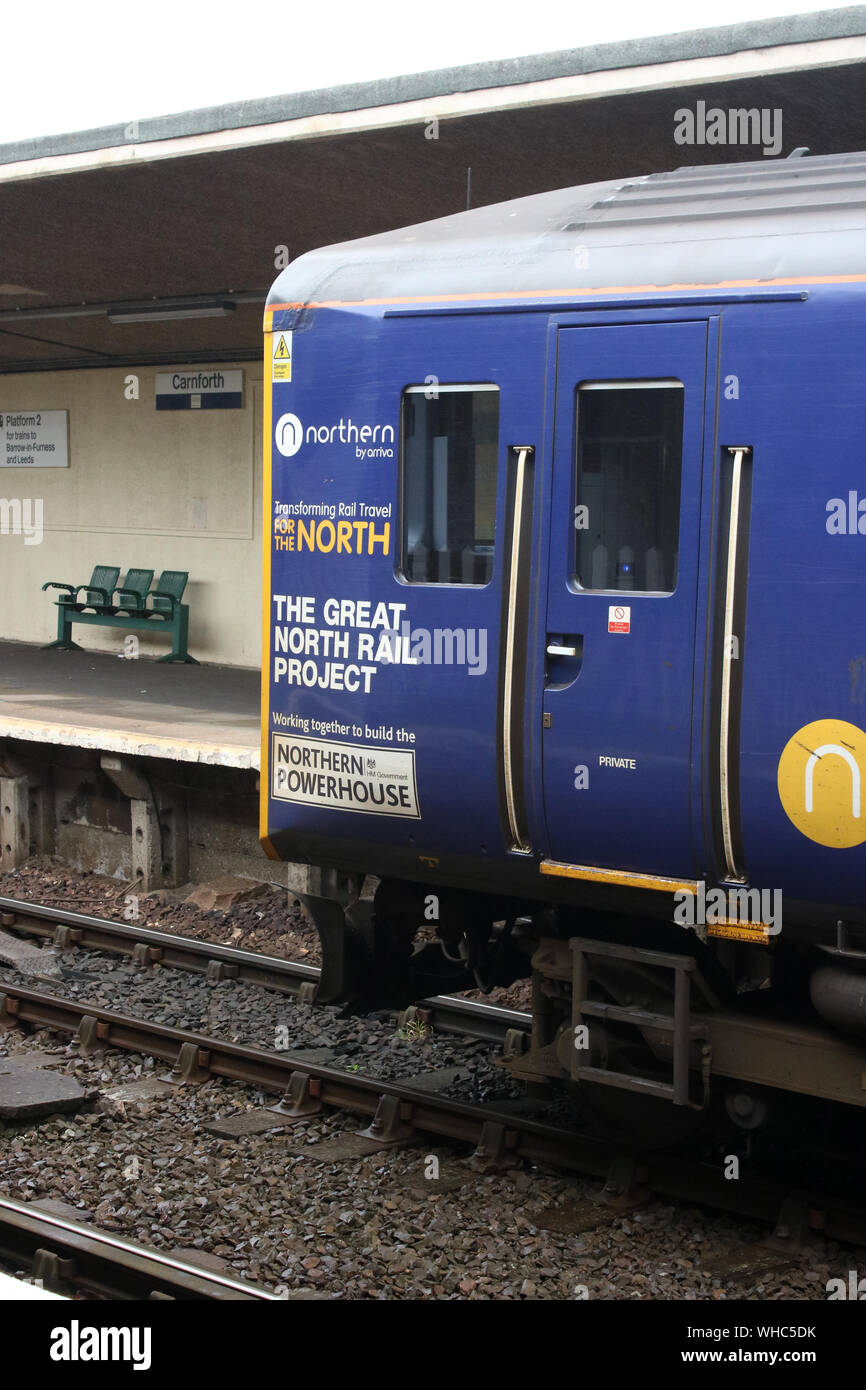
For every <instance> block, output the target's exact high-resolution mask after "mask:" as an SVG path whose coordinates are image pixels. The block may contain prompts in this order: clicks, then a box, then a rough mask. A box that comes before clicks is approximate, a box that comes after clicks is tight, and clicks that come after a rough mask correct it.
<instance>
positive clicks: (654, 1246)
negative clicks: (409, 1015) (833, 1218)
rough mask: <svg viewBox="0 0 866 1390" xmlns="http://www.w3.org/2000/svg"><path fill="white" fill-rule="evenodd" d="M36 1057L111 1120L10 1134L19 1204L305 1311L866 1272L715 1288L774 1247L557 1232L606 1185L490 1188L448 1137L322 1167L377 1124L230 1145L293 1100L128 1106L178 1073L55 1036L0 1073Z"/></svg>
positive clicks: (492, 1179) (528, 1180)
mask: <svg viewBox="0 0 866 1390" xmlns="http://www.w3.org/2000/svg"><path fill="white" fill-rule="evenodd" d="M28 1050H31V1051H33V1050H41V1051H46V1052H52V1053H54V1054H55V1055H56V1057H57V1058H58V1059H60V1063H61V1065H60V1069H61V1070H62V1071H64V1072H67V1073H68V1074H70V1075H75V1076H77V1077H78V1079H79V1080H80V1082H81V1084H82V1085H83V1086H84V1087H85V1088H86V1089H87V1091H88V1093H89V1094H90V1095H91V1098H92V1106H93V1108H92V1110H91V1111H90V1112H89V1113H79V1114H77V1115H75V1116H73V1117H69V1116H62V1115H60V1116H56V1117H52V1118H51V1119H48V1120H46V1121H44V1122H43V1123H42V1124H40V1125H38V1126H32V1127H12V1126H8V1127H6V1128H5V1130H3V1131H2V1132H0V1195H3V1196H9V1197H13V1198H15V1199H16V1200H19V1201H21V1200H24V1201H27V1200H35V1199H38V1198H45V1197H50V1198H54V1199H55V1200H57V1199H59V1200H61V1201H63V1202H66V1203H69V1204H71V1206H72V1207H74V1208H75V1209H77V1210H78V1211H79V1212H80V1213H81V1216H82V1219H85V1220H88V1221H92V1222H93V1224H94V1225H96V1226H98V1227H100V1228H101V1229H104V1230H107V1231H112V1232H118V1233H120V1234H122V1235H124V1236H127V1237H129V1238H130V1239H132V1240H136V1241H139V1242H140V1243H142V1244H144V1245H147V1246H151V1247H154V1248H156V1249H158V1250H173V1249H176V1248H178V1247H180V1248H183V1249H185V1250H192V1251H200V1252H202V1253H203V1254H205V1255H210V1256H217V1257H219V1258H221V1259H223V1260H225V1262H226V1266H227V1268H228V1269H229V1270H231V1271H232V1272H233V1273H234V1274H235V1275H237V1276H239V1277H241V1278H246V1279H251V1280H253V1281H255V1282H257V1283H262V1284H264V1285H266V1286H267V1287H269V1288H270V1289H271V1290H272V1291H274V1292H279V1293H282V1294H284V1295H285V1296H286V1297H292V1296H293V1295H295V1294H299V1293H303V1292H306V1293H307V1294H309V1292H310V1291H315V1292H318V1293H319V1294H321V1295H323V1296H326V1297H331V1298H344V1299H363V1298H372V1299H457V1300H461V1299H521V1300H522V1299H544V1300H575V1301H583V1300H584V1299H588V1300H589V1301H592V1300H593V1299H599V1298H602V1299H690V1300H692V1299H710V1300H714V1299H730V1298H750V1299H763V1300H776V1299H785V1298H795V1299H814V1298H818V1299H823V1298H825V1297H826V1284H827V1281H828V1280H829V1279H831V1278H838V1277H847V1271H848V1269H849V1266H850V1267H856V1254H855V1252H851V1251H848V1250H841V1249H839V1248H838V1247H837V1246H835V1245H832V1244H830V1243H822V1244H821V1245H820V1246H819V1247H816V1249H815V1251H814V1252H812V1253H810V1254H809V1255H808V1256H806V1257H805V1258H804V1259H802V1260H800V1261H799V1262H798V1263H796V1264H795V1265H793V1266H790V1267H788V1268H787V1269H785V1268H783V1269H781V1270H778V1271H775V1272H771V1273H769V1274H764V1275H760V1276H758V1277H753V1278H752V1279H750V1280H748V1281H746V1282H743V1281H742V1280H739V1281H738V1279H737V1278H723V1277H719V1276H713V1275H711V1274H707V1273H705V1272H704V1266H705V1265H706V1264H707V1263H708V1262H711V1261H712V1260H713V1259H718V1258H721V1257H724V1256H728V1255H730V1254H731V1252H732V1250H736V1249H737V1248H738V1247H739V1245H740V1244H741V1242H743V1241H744V1240H749V1239H754V1238H756V1237H758V1236H760V1235H761V1234H762V1232H760V1231H758V1230H753V1229H750V1228H748V1227H747V1226H745V1225H744V1224H740V1223H734V1222H731V1221H729V1220H728V1219H727V1218H723V1217H713V1216H710V1215H707V1214H706V1213H704V1212H701V1211H698V1210H696V1209H692V1208H687V1207H676V1208H674V1207H672V1206H670V1205H667V1204H665V1203H663V1202H655V1203H652V1204H651V1205H649V1206H647V1207H646V1208H643V1209H641V1210H638V1211H635V1212H632V1213H630V1214H629V1215H628V1216H625V1217H623V1216H620V1217H617V1218H615V1219H614V1220H612V1221H608V1222H605V1224H602V1225H601V1226H599V1227H598V1228H596V1229H594V1230H589V1231H583V1232H580V1233H577V1234H573V1233H569V1232H568V1231H567V1230H565V1231H563V1230H557V1229H550V1227H551V1226H554V1227H555V1226H556V1225H557V1224H563V1223H562V1221H561V1220H559V1219H558V1218H562V1217H563V1216H564V1215H565V1216H566V1217H567V1212H568V1210H569V1208H570V1207H571V1206H573V1204H574V1203H575V1202H579V1201H580V1200H581V1198H582V1197H583V1196H584V1194H585V1193H586V1191H587V1184H586V1183H584V1182H582V1181H575V1180H573V1179H567V1178H563V1177H561V1176H557V1175H555V1174H551V1173H549V1172H547V1171H544V1170H540V1169H534V1168H533V1169H530V1168H524V1167H522V1166H521V1167H516V1168H511V1169H506V1170H504V1171H501V1172H494V1173H479V1172H475V1171H474V1170H473V1168H472V1167H471V1165H470V1163H469V1161H468V1158H467V1156H466V1153H465V1151H460V1150H459V1149H458V1148H457V1147H455V1146H451V1145H443V1144H440V1143H438V1142H436V1143H431V1142H430V1140H429V1138H425V1139H424V1140H422V1142H421V1143H419V1144H417V1145H414V1146H412V1147H409V1148H401V1149H390V1150H382V1151H379V1152H376V1153H373V1154H369V1155H367V1156H366V1157H360V1158H358V1157H355V1158H351V1159H348V1160H340V1161H337V1162H334V1161H331V1160H328V1159H327V1158H326V1159H325V1160H324V1161H323V1160H320V1159H318V1158H317V1156H316V1148H317V1146H318V1145H320V1144H322V1142H323V1141H324V1140H327V1139H331V1138H333V1137H335V1136H337V1135H339V1134H341V1133H345V1132H346V1131H352V1130H355V1129H357V1128H359V1127H360V1122H359V1121H358V1119H352V1118H351V1117H349V1116H347V1115H345V1114H336V1113H328V1114H326V1115H321V1116H315V1117H313V1118H312V1119H310V1120H308V1121H302V1122H301V1123H299V1124H296V1125H292V1126H290V1127H288V1126H287V1127H286V1128H284V1129H274V1130H269V1131H267V1132H265V1133H262V1134H254V1135H247V1136H244V1137H242V1138H239V1139H237V1140H226V1139H220V1138H218V1137H217V1136H215V1135H213V1134H211V1133H210V1132H209V1131H208V1130H207V1129H206V1125H207V1124H208V1123H210V1122H212V1121H214V1120H216V1119H219V1118H222V1117H225V1116H227V1115H236V1114H240V1113H242V1112H244V1111H252V1110H255V1109H258V1108H260V1107H261V1106H263V1105H266V1104H269V1103H271V1102H272V1100H273V1097H271V1096H266V1095H263V1094H258V1093H256V1092H255V1091H254V1090H252V1089H250V1088H244V1087H241V1086H237V1085H234V1084H231V1083H228V1082H222V1081H210V1082H207V1083H206V1084H204V1085H203V1086H197V1087H180V1088H177V1089H173V1090H171V1091H170V1092H165V1093H162V1094H160V1095H158V1096H155V1097H151V1098H148V1099H146V1100H141V1101H135V1100H129V1099H127V1100H125V1101H123V1100H117V1099H113V1098H112V1097H110V1096H109V1095H108V1093H109V1092H112V1091H115V1090H116V1089H117V1088H118V1087H120V1086H122V1085H126V1084H129V1083H130V1082H133V1081H136V1080H140V1079H141V1078H146V1077H150V1076H153V1075H154V1074H155V1073H156V1072H158V1071H162V1070H163V1066H162V1065H160V1064H154V1063H153V1062H152V1061H151V1060H150V1059H148V1058H145V1057H141V1056H138V1055H136V1054H132V1053H127V1054H122V1053H113V1052H106V1053H105V1054H99V1053H92V1054H90V1055H88V1056H86V1057H82V1056H79V1055H78V1051H77V1047H76V1046H75V1045H74V1044H69V1045H64V1044H63V1043H60V1042H58V1040H57V1038H56V1036H54V1035H52V1034H50V1033H47V1032H43V1033H39V1034H32V1035H27V1036H25V1035H23V1034H20V1033H18V1032H17V1031H15V1030H9V1031H7V1032H5V1033H4V1034H3V1035H2V1037H0V1056H3V1055H7V1054H9V1053H20V1052H26V1051H28ZM437 1169H438V1178H437V1177H435V1176H433V1175H434V1174H435V1173H436V1172H437ZM565 1224H566V1225H567V1219H566V1221H565ZM852 1261H853V1264H852ZM861 1267H862V1265H861Z"/></svg>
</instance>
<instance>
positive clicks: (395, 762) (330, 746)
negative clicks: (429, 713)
mask: <svg viewBox="0 0 866 1390" xmlns="http://www.w3.org/2000/svg"><path fill="white" fill-rule="evenodd" d="M271 795H272V796H273V797H274V799H275V800H277V801H295V802H300V803H301V804H302V805H304V806H327V807H330V808H331V809H333V810H335V811H372V812H373V813H374V814H375V815H378V816H409V817H411V818H412V819H413V820H419V819H420V817H421V812H420V811H419V809H418V789H417V786H416V782H415V753H414V751H412V750H409V749H400V750H397V749H396V748H362V747H359V746H358V744H356V743H331V742H330V741H323V740H321V739H315V738H296V737H295V736H294V735H287V734H274V735H273V745H272V758H271Z"/></svg>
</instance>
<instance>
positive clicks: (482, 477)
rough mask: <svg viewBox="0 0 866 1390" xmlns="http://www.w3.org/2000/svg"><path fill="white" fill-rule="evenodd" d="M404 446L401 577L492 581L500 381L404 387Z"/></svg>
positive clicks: (424, 580)
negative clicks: (462, 384) (463, 384)
mask: <svg viewBox="0 0 866 1390" xmlns="http://www.w3.org/2000/svg"><path fill="white" fill-rule="evenodd" d="M401 445H402V449H401V458H402V477H401V509H402V518H401V538H402V540H401V554H400V572H401V574H402V575H403V578H404V579H406V580H408V581H409V583H410V584H489V582H490V580H491V578H492V576H493V537H494V528H495V522H496V469H497V458H498V454H499V388H498V387H497V386H487V385H475V386H459V385H452V386H443V385H438V386H437V387H436V388H435V390H434V388H432V387H430V386H409V387H407V388H406V390H405V391H404V392H403V409H402V431H401Z"/></svg>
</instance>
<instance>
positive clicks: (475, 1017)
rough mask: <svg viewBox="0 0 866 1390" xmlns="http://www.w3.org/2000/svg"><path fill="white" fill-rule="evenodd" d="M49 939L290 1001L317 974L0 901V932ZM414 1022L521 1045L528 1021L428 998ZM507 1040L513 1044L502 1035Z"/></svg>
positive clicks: (227, 949)
mask: <svg viewBox="0 0 866 1390" xmlns="http://www.w3.org/2000/svg"><path fill="white" fill-rule="evenodd" d="M2 927H5V928H10V929H12V930H13V931H15V932H16V933H18V934H21V935H25V936H28V937H35V938H37V939H39V940H42V941H45V940H50V941H52V942H53V943H54V945H55V946H56V947H58V949H60V950H64V949H68V948H69V947H71V946H80V947H82V948H84V949H89V950H93V951H105V952H108V953H110V954H112V955H119V956H124V957H126V958H127V959H132V960H135V961H138V962H140V963H141V964H142V965H156V964H159V965H164V966H169V967H173V968H174V969H178V970H190V971H193V972H194V973H196V974H199V975H205V976H206V978H207V979H208V980H212V981H215V982H216V981H219V980H224V979H233V980H244V981H248V982H249V983H250V984H256V985H261V986H264V987H266V988H268V989H273V990H278V991H280V992H281V993H284V994H287V995H295V996H297V997H299V998H301V999H303V1000H306V1001H307V1002H309V1003H312V1002H313V1000H314V998H315V992H316V987H317V985H318V983H319V977H320V974H321V972H320V971H319V969H318V968H317V967H316V966H314V965H304V964H302V963H300V962H296V961H287V960H282V959H281V958H280V957H279V956H264V955H261V954H259V953H258V952H255V951H240V950H237V949H236V948H234V947H232V946H221V945H218V944H217V943H216V942H210V941H199V940H198V939H196V938H193V937H186V936H177V935H175V934H174V933H173V932H161V931H154V930H152V929H151V928H150V927H143V926H138V925H137V924H136V923H134V922H117V921H114V920H112V919H110V918H105V917H91V916H88V915H87V914H85V913H81V912H72V911H69V910H67V909H65V908H54V907H44V906H43V905H42V904H41V903H31V902H26V901H22V900H20V899H18V898H5V897H0V928H2ZM415 1008H416V1012H417V1013H418V1015H419V1017H420V1018H421V1019H422V1020H423V1021H424V1022H425V1023H428V1024H432V1025H433V1026H434V1027H435V1028H436V1029H437V1031H438V1032H440V1033H454V1034H457V1035H459V1036H462V1037H469V1038H480V1039H487V1040H490V1041H494V1042H501V1043H502V1044H503V1045H506V1044H507V1045H508V1046H510V1047H517V1048H519V1047H520V1046H521V1037H520V1035H523V1036H524V1037H525V1036H528V1034H529V1033H530V1032H531V1029H532V1019H531V1017H530V1015H529V1014H526V1013H520V1012H518V1011H516V1010H514V1009H501V1008H498V1007H495V1006H493V1005H490V1004H481V1003H479V1002H477V1001H476V1000H472V999H454V998H451V997H449V996H448V995H444V994H440V995H435V996H433V997H432V998H430V999H423V1000H421V1002H420V1003H419V1004H418V1005H416V1006H415ZM510 1034H513V1035H514V1036H513V1037H510V1036H509V1035H510Z"/></svg>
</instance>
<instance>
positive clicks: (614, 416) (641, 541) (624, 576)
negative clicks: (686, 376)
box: [573, 380, 683, 594]
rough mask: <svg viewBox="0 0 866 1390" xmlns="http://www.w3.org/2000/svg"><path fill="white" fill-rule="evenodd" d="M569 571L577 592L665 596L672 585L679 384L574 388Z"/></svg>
mask: <svg viewBox="0 0 866 1390" xmlns="http://www.w3.org/2000/svg"><path fill="white" fill-rule="evenodd" d="M576 442H577V448H576V459H575V508H574V534H575V551H574V574H573V579H574V581H575V583H576V585H577V586H579V587H580V588H582V589H594V590H599V589H602V590H605V589H607V590H623V589H626V590H627V589H631V590H637V591H639V592H643V593H656V594H671V593H673V591H674V589H675V588H676V586H677V556H678V550H679V528H680V481H681V474H682V452H683V385H682V382H681V381H669V380H660V381H598V382H596V381H591V382H586V383H583V384H582V385H580V386H579V387H578V388H577V432H576Z"/></svg>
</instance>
